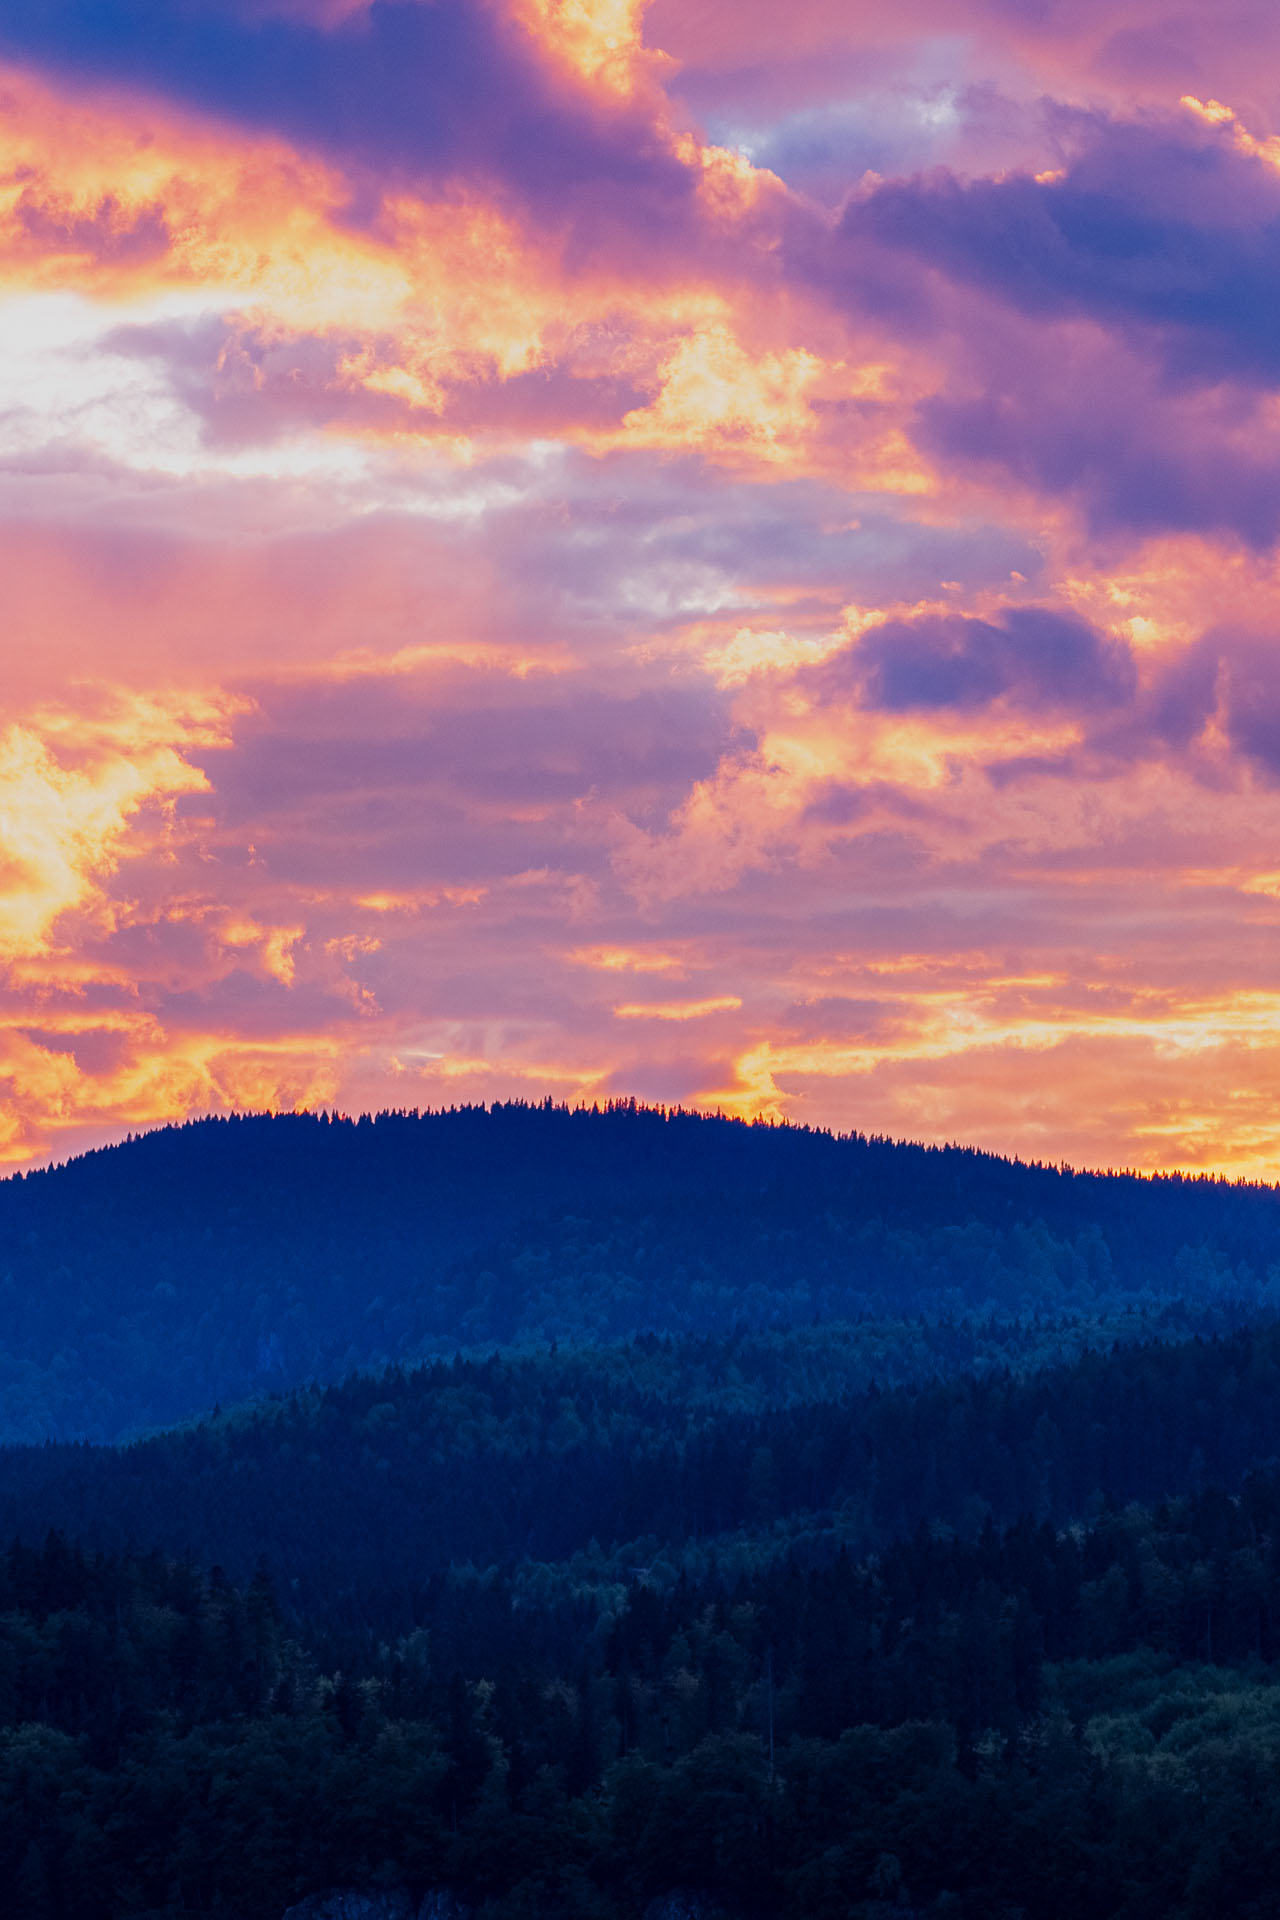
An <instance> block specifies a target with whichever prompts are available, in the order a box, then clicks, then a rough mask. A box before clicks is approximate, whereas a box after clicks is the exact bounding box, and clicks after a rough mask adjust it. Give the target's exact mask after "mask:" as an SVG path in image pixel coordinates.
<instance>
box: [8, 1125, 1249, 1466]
mask: <svg viewBox="0 0 1280 1920" xmlns="http://www.w3.org/2000/svg"><path fill="white" fill-rule="evenodd" d="M1278 1269H1280V1194H1277V1191H1276V1190H1275V1189H1274V1188H1270V1187H1246V1186H1232V1185H1228V1184H1226V1183H1223V1182H1216V1181H1208V1180H1187V1179H1179V1178H1163V1179H1157V1180H1141V1179H1137V1178H1134V1177H1132V1176H1128V1175H1112V1174H1089V1173H1075V1172H1072V1171H1069V1170H1060V1169H1057V1168H1053V1167H1045V1166H1028V1165H1023V1164H1020V1163H1018V1162H1011V1161H1008V1160H1002V1159H999V1158H996V1157H995V1156H992V1155H989V1154H982V1153H978V1152H974V1151H972V1150H968V1149H961V1148H943V1149H938V1148H924V1147H919V1146H910V1145H903V1144H899V1143H894V1142H891V1141H887V1140H880V1139H874V1138H866V1137H864V1136H861V1135H853V1136H851V1137H847V1138H841V1137H835V1136H833V1135H831V1134H828V1133H823V1132H815V1131H811V1130H809V1129H805V1128H796V1127H773V1126H760V1125H756V1126H748V1125H744V1124H742V1123H739V1122H735V1121H730V1120H725V1119H720V1118H709V1117H705V1116H700V1115H696V1114H689V1113H670V1114H668V1113H664V1112H662V1111H658V1110H653V1109H645V1108H642V1107H637V1106H635V1105H634V1104H633V1103H624V1104H619V1105H616V1106H612V1107H609V1108H607V1109H605V1110H604V1111H598V1110H595V1109H591V1110H570V1109H568V1108H565V1107H555V1106H552V1105H550V1104H549V1103H548V1104H546V1105H543V1106H527V1105H523V1104H513V1105H505V1106H495V1107H492V1108H483V1107H470V1108H461V1109H457V1110H453V1111H449V1112H445V1113H434V1114H417V1113H388V1114H382V1115H379V1116H378V1117H377V1118H376V1119H370V1118H367V1117H364V1118H361V1119H360V1120H358V1121H351V1120H345V1119H338V1118H331V1117H325V1116H309V1115H281V1116H275V1117H268V1116H248V1117H241V1118H233V1119H222V1120H204V1121H199V1122H195V1123H192V1124H189V1125H187V1126H183V1127H173V1128H165V1129H162V1130H160V1131H158V1132H155V1133H152V1134H148V1135H145V1136H143V1137H141V1138H138V1139H134V1140H130V1141H128V1142H126V1143H125V1144H124V1145H122V1146H118V1147H113V1148H108V1149H104V1150H102V1151H100V1152H97V1153H91V1154H87V1155H85V1156H84V1157H83V1158H81V1159H78V1160H75V1161H72V1162H71V1163H69V1164H68V1165H66V1166H62V1167H58V1168H54V1169H51V1170H46V1171H41V1172H37V1173H33V1174H29V1175H27V1176H25V1177H22V1176H17V1177H15V1178H13V1179H10V1180H7V1181H4V1182H0V1439H13V1440H38V1439H43V1438H46V1437H53V1438H73V1437H80V1436H84V1437H88V1438H94V1439H111V1438H115V1437H118V1436H120V1435H123V1434H127V1433H130V1432H136V1431H138V1430H140V1429H144V1428H146V1427H148V1426H155V1425H160V1424H163V1423H166V1422H169V1421H172V1420H175V1419H180V1418H183V1417H185V1416H186V1415H189V1414H191V1413H194V1412H197V1411H200V1410H203V1409H206V1408H208V1407H209V1406H211V1405H212V1404H213V1403H214V1402H215V1401H218V1400H223V1401H227V1400H231V1399H238V1398H243V1397H248V1396H252V1395H254V1394H259V1393H262V1392H265V1391H270V1390H272V1389H274V1388H279V1387H287V1386H292V1385H295V1384H298V1383H301V1382H303V1381H306V1380H309V1379H316V1378H319V1379H322V1380H323V1379H336V1378H338V1377H340V1376H342V1375H343V1374H345V1373H347V1372H350V1371H351V1370H353V1369H355V1368H358V1367H363V1366H369V1365H376V1364H380V1363H385V1362H389V1361H402V1362H403V1361H412V1360H415V1359H418V1358H421V1357H424V1356H430V1355H432V1354H436V1353H452V1352H453V1350H454V1349H455V1348H456V1347H458V1346H463V1347H472V1348H474V1347H477V1346H482V1345H485V1344H492V1343H495V1342H502V1343H508V1342H521V1341H523V1342H543V1343H545V1342H547V1341H550V1340H554V1339H560V1340H570V1341H599V1340H602V1339H604V1340H616V1339H625V1338H628V1337H630V1336H632V1335H634V1334H635V1333H637V1332H642V1331H647V1330H651V1331H656V1332H660V1333H662V1332H675V1333H680V1334H702V1335H720V1334H724V1333H726V1332H728V1331H729V1330H730V1329H732V1328H733V1327H735V1326H743V1325H746V1326H755V1327H766V1328H767V1327H785V1326H796V1325H803V1324H806V1323H810V1322H813V1321H814V1320H818V1321H832V1320H838V1319H844V1320H857V1319H859V1318H862V1317H864V1316H867V1315H879V1316H881V1317H886V1318H899V1319H901V1318H903V1317H906V1316H917V1317H919V1316H924V1317H926V1318H928V1319H930V1320H933V1321H937V1320H941V1319H952V1320H954V1319H957V1318H964V1317H975V1316H976V1317H982V1316H990V1315H993V1314H994V1315H998V1316H1000V1317H1003V1318H1006V1319H1008V1318H1011V1317H1017V1316H1022V1317H1024V1318H1025V1317H1036V1316H1039V1317H1041V1318H1043V1317H1052V1316H1056V1315H1060V1314H1064V1313H1076V1314H1081V1313H1083V1314H1087V1315H1097V1314H1104V1315H1105V1314H1107V1313H1110V1312H1113V1311H1116V1310H1119V1309H1121V1308H1123V1307H1125V1306H1126V1305H1131V1304H1133V1303H1143V1302H1145V1303H1153V1302H1160V1301H1176V1302H1179V1303H1181V1304H1182V1305H1186V1304H1187V1303H1190V1304H1191V1305H1192V1306H1197V1305H1199V1306H1209V1307H1214V1308H1216V1307H1218V1306H1220V1305H1221V1304H1222V1303H1225V1302H1232V1301H1236V1302H1241V1303H1244V1304H1246V1305H1249V1306H1257V1305H1259V1304H1264V1305H1265V1304H1269V1303H1270V1302H1271V1301H1273V1300H1274V1299H1276V1298H1277V1297H1280V1281H1278V1279H1277V1272H1278Z"/></svg>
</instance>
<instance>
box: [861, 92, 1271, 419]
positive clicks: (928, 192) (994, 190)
mask: <svg viewBox="0 0 1280 1920" xmlns="http://www.w3.org/2000/svg"><path fill="white" fill-rule="evenodd" d="M1062 132H1063V134H1064V136H1065V137H1066V139H1067V140H1068V141H1069V142H1070V144H1071V145H1072V146H1074V147H1076V148H1077V151H1076V153H1075V155H1074V157H1073V158H1071V159H1070V160H1069V161H1068V162H1067V163H1066V164H1065V165H1064V166H1062V167H1060V168H1057V169H1053V170H1052V171H1050V172H1048V173H1046V174H1044V175H1042V176H1039V177H1036V178H1032V177H1030V176H1029V175H1027V174H1012V175H1010V176H1008V177H1006V178H1004V179H994V180H992V179H989V180H961V179H958V178H956V177H955V176H954V175H952V174H948V173H946V172H945V171H939V172H935V173H933V174H930V175H924V176H922V177H920V178H917V179H915V180H910V181H893V182H886V183H885V184H884V185H882V186H878V187H877V188H876V189H875V190H874V191H873V192H871V193H870V194H868V195H866V196H865V197H859V198H856V199H855V200H853V201H852V202H851V203H850V205H849V206H848V208H847V209H846V211H845V213H844V216H843V219H842V222H841V235H842V238H843V239H844V240H845V241H846V242H847V243H848V244H850V245H852V246H854V247H856V246H857V244H858V242H859V241H860V240H862V239H864V238H870V239H872V240H874V241H876V242H878V243H880V244H882V245H886V246H889V247H892V248H900V249H904V250H906V251H908V252H910V253H912V254H914V255H916V256H918V257H919V259H920V260H921V261H923V262H927V264H928V266H929V268H930V269H931V270H933V271H935V272H938V273H941V274H945V275H947V276H948V277H949V278H951V279H953V280H957V281H961V282H963V283H965V284H966V285H970V286H973V287H977V288H980V289H981V290H982V291H984V292H986V293H988V294H991V295H993V296H995V297H996V298H998V299H999V300H1001V301H1003V302H1004V303H1006V304H1007V305H1009V306H1011V307H1013V308H1015V309H1016V310H1018V311H1019V312H1022V313H1025V314H1027V315H1030V316H1033V317H1035V318H1042V317H1047V318H1052V319H1060V318H1061V317H1062V316H1064V315H1072V314H1074V315H1079V316H1082V317H1086V318H1089V319H1093V320H1096V321H1098V322H1099V323H1100V324H1102V325H1104V326H1110V327H1117V328H1121V329H1124V330H1126V331H1129V332H1135V333H1137V334H1139V336H1142V335H1145V334H1148V333H1150V334H1153V335H1154V336H1156V340H1155V344H1156V345H1157V347H1158V350H1159V352H1160V355H1161V357H1162V360H1163V362H1164V365H1165V368H1166V371H1167V372H1168V373H1169V374H1170V375H1172V376H1175V377H1178V378H1185V379H1195V380H1200V381H1207V382H1212V381H1217V380H1223V379H1226V380H1231V381H1238V380H1246V379H1252V380H1255V381H1260V382H1263V383H1266V384H1270V383H1271V382H1272V381H1274V379H1275V377H1276V376H1277V374H1278V373H1280V345H1278V343H1277V339H1276V330H1275V327H1274V324H1273V317H1274V313H1275V309H1276V304H1277V299H1278V298H1280V172H1278V171H1277V169H1276V167H1275V166H1274V165H1272V164H1271V163H1270V162H1269V161H1268V160H1266V159H1264V158H1262V157H1259V156H1257V155H1251V154H1242V153H1240V152H1239V150H1238V149H1237V147H1236V146H1235V145H1234V144H1233V142H1232V141H1231V139H1230V137H1229V135H1228V133H1227V132H1226V131H1225V130H1224V129H1222V128H1221V127H1214V126H1205V125H1204V124H1203V123H1202V122H1199V121H1196V120H1193V119H1192V118H1191V117H1190V116H1188V115H1184V116H1183V118H1182V120H1181V121H1179V122H1177V123H1175V124H1172V125H1171V124H1168V123H1166V124H1164V125H1158V124H1152V123H1143V122H1137V123H1135V122H1123V121H1114V120H1104V119H1102V118H1100V117H1094V118H1084V117H1076V116H1069V117H1068V116H1063V127H1062Z"/></svg>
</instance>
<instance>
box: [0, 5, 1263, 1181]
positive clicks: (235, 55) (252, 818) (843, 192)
mask: <svg viewBox="0 0 1280 1920" xmlns="http://www.w3.org/2000/svg"><path fill="white" fill-rule="evenodd" d="M0 147H2V148H3V153H2V156H0V250H2V251H0V260H2V265H0V274H2V280H0V341H2V343H3V351H2V352H0V390H2V391H0V414H2V425H0V445H2V448H3V458H2V460H0V583H2V602H0V605H2V612H3V629H2V631H3V678H2V681H0V980H2V982H3V988H2V992H3V998H2V1000H0V1008H2V1015H0V1163H2V1164H3V1165H5V1166H7V1167H10V1168H12V1167H17V1166H22V1165H25V1164H31V1163H38V1162H40V1161H42V1160H46V1159H48V1158H50V1157H54V1158H61V1157H64V1156H65V1155H66V1154H68V1153H70V1152H73V1151H77V1150H79V1149H81V1148H83V1147H85V1146H88V1145H92V1144H95V1143H97V1142H100V1141H104V1140H108V1139H114V1138H119V1137H120V1136H121V1135H122V1134H124V1133H125V1132H127V1131H130V1130H137V1129H138V1128H139V1127H142V1126H147V1125H152V1124H155V1123H158V1122H162V1121H165V1120H168V1119H172V1118H179V1117H183V1116H186V1115H189V1114H194V1113H201V1112H207V1111H225V1110H227V1109H229V1108H233V1107H244V1106H250V1107H263V1106H268V1107H292V1106H295V1105H312V1106H314V1105H331V1106H336V1107H338V1108H341V1109H342V1110H344V1111H348V1112H354V1111H359V1110H361V1109H365V1108H377V1107H382V1106H407V1107H413V1106H438V1105H440V1104H449V1103H452V1102H455V1101H462V1100H476V1099H485V1100H488V1099H495V1098H506V1097H510V1096H523V1097H528V1098H541V1097H543V1096H544V1095H546V1094H551V1095H553V1096H555V1097H556V1098H557V1099H567V1100H571V1101H577V1100H588V1101H589V1100H593V1099H605V1098H608V1097H611V1096H615V1095H630V1094H635V1095H636V1096H638V1097H641V1098H644V1099H647V1100H654V1101H664V1102H670V1103H676V1102H681V1103H685V1104H696V1105H699V1106H704V1107H719V1108H722V1109H724V1110H725V1111H728V1112H733V1113H739V1114H743V1115H752V1114H769V1115H776V1116H787V1117H790V1118H793V1119H796V1120H804V1121H810V1122H814V1123H821V1124H824V1125H831V1126H835V1127H839V1128H849V1127H858V1128H862V1129H865V1130H868V1131H873V1132H880V1133H890V1134H894V1135H905V1136H910V1137H914V1138H923V1139H931V1140H944V1139H961V1140H965V1141H970V1142H974V1143H977V1144H980V1145H983V1146H988V1147H993V1148H996V1149H999V1150H1001V1151H1010V1152H1016V1153H1020V1154H1022V1155H1023V1156H1030V1157H1037V1158H1047V1159H1052V1160H1055V1161H1056V1160H1062V1159H1065V1160H1070V1161H1072V1162H1074V1163H1076V1164H1095V1165H1132V1166H1139V1167H1147V1168H1152V1167H1156V1166H1176V1167H1193V1168H1208V1169H1221V1170H1224V1171H1227V1172H1230V1173H1233V1174H1237V1173H1243V1174H1249V1175H1262V1176H1264V1177H1267V1178H1273V1177H1276V1175H1277V1174H1278V1173H1280V675H1278V674H1277V661H1278V660H1280V644H1278V635H1280V571H1278V568H1277V542H1278V540H1280V7H1277V6H1276V5H1275V4H1274V0H1241V3H1240V4H1234V3H1233V0H1182V3H1181V4H1179V0H898V3H897V4H896V5H894V6H891V7H886V6H882V5H875V6H872V5H862V4H857V0H790V4H788V5H785V6H782V5H779V4H777V0H769V3H768V4H765V0H651V4H649V5H647V6H646V5H644V4H643V0H4V4H3V6H0Z"/></svg>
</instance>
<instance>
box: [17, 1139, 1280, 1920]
mask: <svg viewBox="0 0 1280 1920" xmlns="http://www.w3.org/2000/svg"><path fill="white" fill-rule="evenodd" d="M1278 1209H1280V1195H1277V1193H1276V1192H1275V1191H1274V1190H1272V1189H1270V1188H1261V1187H1245V1186H1231V1185H1227V1184H1225V1183H1222V1182H1217V1181H1196V1180H1176V1179H1166V1180H1157V1181H1146V1180H1139V1179H1136V1178H1133V1177H1131V1176H1126V1175H1081V1174H1076V1173H1073V1172H1071V1171H1070V1170H1066V1169H1057V1168H1050V1167H1037V1166H1026V1165H1020V1164H1017V1163H1011V1162H1006V1161H1001V1160H998V1159H995V1158H993V1157H991V1156H987V1155H982V1154H978V1153H973V1152H968V1151H964V1150H960V1149H947V1150H925V1149H922V1148H915V1147H909V1146H900V1145H895V1144H893V1143H891V1142H887V1141H882V1140H874V1139H865V1138H861V1137H858V1136H854V1137H852V1138H848V1139H842V1138H835V1137H833V1136H831V1135H827V1134H822V1133H814V1132H807V1131H805V1130H802V1129H797V1128H781V1127H764V1126H754V1127H748V1126H743V1125H740V1124H737V1123H732V1122H727V1121H719V1120H709V1119H703V1118H700V1117H698V1116H695V1115H690V1114H672V1115H667V1114H663V1113H661V1112H655V1111H649V1110H645V1109H642V1108H636V1107H634V1106H633V1105H631V1104H627V1105H625V1106H620V1107H617V1108H613V1109H610V1110H607V1111H604V1112H589V1113H579V1112H574V1113H570V1112H569V1111H567V1110H565V1109H561V1108H554V1107H550V1106H547V1107H519V1106H517V1107H505V1108H495V1109H492V1110H487V1111H486V1110H483V1109H468V1110H463V1111H460V1112H456V1113H451V1114H439V1115H427V1116H416V1115H410V1114H391V1115H383V1116H380V1117H379V1118H378V1119H377V1120H376V1121H371V1120H364V1121H360V1122H343V1121H332V1120H326V1119H320V1118H315V1119H312V1118H309V1117H306V1116H287V1117H282V1118H278V1119H267V1118H254V1119H243V1120H238V1121H220V1122H202V1123H200V1124H198V1125H194V1126H190V1127H185V1128H175V1129H167V1130H165V1131H162V1132H160V1133H157V1134H154V1135H150V1136H147V1137H144V1138H142V1139H138V1140H134V1141H130V1142H129V1143H127V1144H126V1145H124V1146H122V1147H119V1148H114V1149H109V1150H105V1151H103V1152H101V1153H97V1154H92V1155H89V1156H86V1157H85V1158H84V1159H82V1160H79V1161H76V1162H73V1163H71V1164H70V1165H69V1166H66V1167H63V1168H58V1169H55V1170H52V1171H50V1172H46V1173H39V1174H35V1175H29V1176H27V1177H25V1178H19V1179H14V1180H11V1181H8V1182H5V1183H4V1184H3V1185H0V1308H2V1313H3V1320H2V1323H0V1366H2V1367H3V1370H4V1378H3V1408H4V1435H5V1438H6V1440H7V1441H8V1444H7V1445H5V1446H4V1447H3V1448H0V1539H3V1540H5V1541H7V1542H9V1543H10V1544H9V1546H8V1547H7V1550H6V1551H5V1552H4V1553H3V1555H2V1556H0V1886H4V1887H7V1888H11V1889H13V1897H14V1901H15V1903H16V1904H15V1909H14V1910H15V1911H17V1912H20V1913H21V1914H23V1915H24V1916H28V1915H29V1916H31V1920H144V1916H145V1917H146V1920H179V1917H180V1916H188V1915H195V1914H200V1915H210V1916H222V1917H223V1920H282V1916H283V1915H284V1914H285V1913H286V1911H287V1910H288V1909H289V1908H290V1907H291V1906H293V1905H295V1904H297V1903H300V1902H306V1901H308V1900H309V1901H311V1903H312V1904H311V1905H310V1906H309V1907H305V1908H304V1911H305V1912H306V1913H308V1914H320V1913H321V1912H322V1911H323V1910H324V1901H325V1899H329V1900H330V1902H331V1903H332V1900H333V1899H334V1898H335V1897H336V1896H337V1895H338V1893H339V1892H343V1893H345V1894H347V1895H349V1896H351V1897H354V1896H355V1895H360V1896H363V1897H364V1900H365V1905H364V1908H363V1911H364V1912H366V1913H368V1914H370V1915H375V1914H376V1915H383V1914H385V1915H387V1916H394V1917H396V1920H398V1916H401V1915H410V1914H416V1913H418V1912H419V1910H421V1911H422V1912H424V1913H426V1914H428V1915H430V1916H433V1917H434V1916H438V1917H439V1920H448V1916H456V1915H473V1916H475V1920H517V1916H519V1917H520V1920H525V1917H526V1916H527V1917H528V1920H541V1917H542V1916H545V1920H553V1917H558V1916H583V1920H644V1917H645V1916H648V1920H679V1917H680V1916H686V1915H689V1916H698V1920H712V1916H723V1920H757V1917H758V1920H766V1916H768V1917H769V1920H783V1917H785V1920H807V1917H808V1916H815V1917H816V1920H826V1917H827V1916H831V1920H837V1917H839V1920H849V1917H851V1916H852V1917H856V1920H912V1917H913V1916H916V1917H923V1916H930V1917H931V1920H942V1917H943V1916H948V1920H997V1917H998V1920H1058V1916H1061V1917H1062V1920H1067V1917H1068V1916H1071V1917H1072V1920H1075V1916H1078V1915H1080V1914H1081V1913H1084V1912H1090V1913H1095V1914H1096V1915H1098V1916H1099V1920H1147V1916H1150V1920H1157V1916H1159V1920H1169V1917H1170V1916H1173V1917H1174V1920H1183V1917H1185V1920H1192V1917H1193V1916H1196V1917H1197V1920H1198V1917H1199V1916H1205V1920H1209V1916H1219V1915H1240V1916H1264V1915H1271V1914H1274V1913H1276V1912H1277V1911H1280V1896H1277V1894H1276V1892H1275V1888H1276V1886H1277V1884H1280V1316H1278V1315H1277V1313H1276V1305H1277V1302H1280V1231H1278V1229H1280V1211H1278ZM330 1910H331V1911H335V1912H336V1911H337V1909H336V1908H334V1907H332V1904H331V1907H330ZM349 1910H354V1909H350V1908H349Z"/></svg>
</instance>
